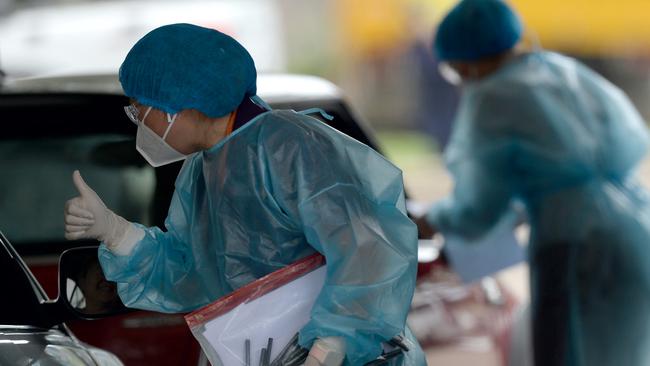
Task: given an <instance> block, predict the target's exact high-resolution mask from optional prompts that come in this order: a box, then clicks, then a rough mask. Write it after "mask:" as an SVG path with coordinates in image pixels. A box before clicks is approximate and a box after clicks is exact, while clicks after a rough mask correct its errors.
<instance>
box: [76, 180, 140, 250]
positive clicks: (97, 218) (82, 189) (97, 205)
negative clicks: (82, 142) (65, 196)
mask: <svg viewBox="0 0 650 366" xmlns="http://www.w3.org/2000/svg"><path fill="white" fill-rule="evenodd" d="M72 181H73V182H74V185H75V187H77V191H79V196H77V197H75V198H73V199H71V200H69V201H68V202H66V204H65V210H64V211H65V238H66V239H68V240H77V239H97V240H99V241H103V242H106V243H107V244H109V243H113V242H118V241H119V240H120V238H122V237H123V236H124V233H125V231H126V229H127V228H128V225H129V223H128V221H126V220H124V219H123V218H122V217H120V216H118V215H116V214H115V213H113V211H111V210H109V209H108V208H107V207H106V205H105V204H104V202H103V201H102V200H101V198H99V196H98V195H97V193H95V191H94V190H93V189H92V188H90V187H89V186H88V184H86V182H85V181H84V180H83V178H82V177H81V174H80V173H79V171H78V170H75V171H74V173H72Z"/></svg>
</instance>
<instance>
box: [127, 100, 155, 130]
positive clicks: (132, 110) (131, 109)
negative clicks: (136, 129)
mask: <svg viewBox="0 0 650 366" xmlns="http://www.w3.org/2000/svg"><path fill="white" fill-rule="evenodd" d="M149 112H151V107H149V108H147V111H146V112H145V113H144V117H142V120H140V118H139V117H140V110H139V109H138V107H136V106H135V104H129V105H127V106H124V113H126V116H127V117H129V119H130V120H131V122H133V123H134V124H135V125H136V126H138V125H139V124H140V123H143V122H144V120H145V119H146V118H147V116H148V115H149Z"/></svg>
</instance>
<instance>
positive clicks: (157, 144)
mask: <svg viewBox="0 0 650 366" xmlns="http://www.w3.org/2000/svg"><path fill="white" fill-rule="evenodd" d="M150 111H151V107H149V109H147V113H145V115H144V118H142V121H140V122H139V123H138V132H137V134H136V137H135V148H136V150H138V152H139V153H140V154H141V155H142V156H143V157H144V158H145V160H147V162H148V163H149V164H150V165H151V166H152V167H154V168H157V167H159V166H163V165H167V164H171V163H174V162H177V161H179V160H183V159H186V158H187V155H185V154H182V153H180V152H178V151H177V150H176V149H174V148H173V147H171V146H169V144H167V143H166V142H165V138H167V134H168V133H169V131H170V130H171V128H172V125H173V124H174V121H175V120H176V116H177V114H175V115H173V116H172V115H170V114H169V113H167V122H169V126H167V129H166V130H165V134H164V135H163V137H162V138H161V137H160V136H158V134H157V133H155V132H153V130H152V129H151V128H149V127H147V126H146V125H145V124H144V120H145V118H147V115H148V114H149V112H150Z"/></svg>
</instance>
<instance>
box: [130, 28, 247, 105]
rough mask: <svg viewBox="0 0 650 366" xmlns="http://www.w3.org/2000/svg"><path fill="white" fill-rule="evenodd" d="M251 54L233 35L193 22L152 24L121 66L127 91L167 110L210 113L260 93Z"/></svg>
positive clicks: (144, 101)
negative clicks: (257, 91) (154, 26)
mask: <svg viewBox="0 0 650 366" xmlns="http://www.w3.org/2000/svg"><path fill="white" fill-rule="evenodd" d="M256 79H257V71H256V70H255V64H254V62H253V59H252V57H251V55H250V54H249V53H248V51H246V49H245V48H244V47H243V46H242V45H241V44H239V43H238V42H237V41H236V40H234V39H233V38H231V37H229V36H227V35H225V34H223V33H221V32H218V31H216V30H214V29H208V28H203V27H199V26H196V25H192V24H171V25H165V26H162V27H159V28H156V29H154V30H153V31H151V32H149V33H148V34H147V35H145V36H144V37H142V39H140V40H139V41H138V42H137V43H136V44H135V45H134V46H133V48H131V50H130V51H129V53H128V55H127V56H126V59H125V60H124V62H123V63H122V66H121V67H120V83H122V88H123V89H124V93H125V94H126V95H127V96H129V97H131V98H134V99H136V100H138V101H139V102H140V103H142V104H146V105H149V106H152V107H154V108H157V109H160V110H163V111H165V112H168V113H177V112H179V111H181V110H183V109H196V110H198V111H200V112H201V113H203V114H205V115H207V116H208V117H221V116H225V115H226V114H228V113H230V112H232V111H233V110H235V109H236V108H237V106H238V105H239V104H240V103H241V102H242V100H243V99H244V98H245V97H246V96H254V95H255V93H256Z"/></svg>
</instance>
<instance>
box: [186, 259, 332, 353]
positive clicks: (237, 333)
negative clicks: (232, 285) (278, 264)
mask: <svg viewBox="0 0 650 366" xmlns="http://www.w3.org/2000/svg"><path fill="white" fill-rule="evenodd" d="M324 264H325V259H324V258H323V256H321V255H320V254H314V255H312V256H309V257H307V258H305V259H302V260H300V261H298V262H296V263H294V264H292V265H290V266H287V267H285V268H283V269H280V270H278V271H276V272H273V273H271V274H269V275H267V276H265V277H262V278H260V279H258V280H257V281H254V282H252V283H250V284H248V285H246V286H244V287H242V288H240V289H238V290H236V291H234V292H232V293H231V294H229V295H227V296H225V297H223V298H221V299H218V300H216V301H215V302H213V303H211V304H209V305H207V306H205V307H203V308H201V309H199V310H197V311H195V312H193V313H191V314H188V315H187V316H186V317H185V320H186V322H187V324H188V325H189V327H190V329H191V331H192V333H193V334H194V336H195V337H196V339H197V340H198V341H199V343H200V344H201V347H202V348H203V351H204V352H205V353H206V355H207V356H208V359H209V360H210V362H211V363H212V365H213V366H221V365H223V366H236V365H237V366H238V365H244V366H245V365H253V366H257V365H268V364H270V361H272V360H274V359H275V357H277V356H278V355H279V354H280V352H281V351H282V350H283V349H284V348H285V346H286V345H287V344H289V342H290V341H292V338H293V337H294V336H295V335H296V333H298V332H299V331H300V329H301V328H302V327H303V326H304V325H305V324H307V322H308V321H309V317H310V312H311V309H312V307H313V305H314V303H315V301H316V298H317V297H318V294H319V293H320V291H321V289H322V287H323V284H324V283H325V273H326V267H325V265H324Z"/></svg>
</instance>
